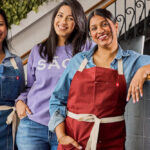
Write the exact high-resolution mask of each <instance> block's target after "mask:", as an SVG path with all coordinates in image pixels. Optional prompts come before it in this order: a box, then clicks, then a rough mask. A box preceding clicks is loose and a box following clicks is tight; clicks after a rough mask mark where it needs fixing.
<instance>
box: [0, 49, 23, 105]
mask: <svg viewBox="0 0 150 150" xmlns="http://www.w3.org/2000/svg"><path fill="white" fill-rule="evenodd" d="M11 58H14V60H15V62H16V65H17V67H18V68H16V69H15V68H14V67H13V66H12V64H11V62H10V59H11ZM24 87H25V79H24V70H23V66H22V61H21V59H20V58H19V57H18V56H16V55H14V54H12V53H10V52H9V51H8V50H7V49H6V48H5V58H4V59H3V61H2V63H1V64H0V105H7V106H13V105H14V103H15V99H16V98H17V97H18V95H19V93H20V92H21V91H22V90H23V89H24Z"/></svg>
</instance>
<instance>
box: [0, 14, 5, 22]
mask: <svg viewBox="0 0 150 150" xmlns="http://www.w3.org/2000/svg"><path fill="white" fill-rule="evenodd" d="M0 22H5V20H4V18H3V16H2V15H1V14H0Z"/></svg>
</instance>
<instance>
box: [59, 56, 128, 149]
mask: <svg viewBox="0 0 150 150" xmlns="http://www.w3.org/2000/svg"><path fill="white" fill-rule="evenodd" d="M86 60H87V59H86ZM86 64H87V61H85V60H84V61H83V62H82V64H81V66H80V69H79V70H80V71H77V72H76V74H75V75H74V78H73V80H72V82H71V87H70V91H69V97H68V103H67V110H68V111H69V112H71V113H74V114H93V115H95V116H96V117H97V118H102V119H103V118H107V117H111V118H113V117H114V118H115V117H117V116H121V115H124V111H125V105H126V81H125V77H124V75H123V67H122V66H123V65H122V60H121V61H120V63H119V61H118V71H117V70H113V69H108V68H101V67H92V68H88V69H84V68H85V66H86ZM81 68H82V69H81ZM83 69H84V70H83ZM82 70H83V71H82ZM93 125H94V122H85V121H79V120H77V119H74V118H73V117H69V116H67V117H66V120H65V127H66V134H67V135H69V136H71V137H73V138H74V139H75V140H76V141H77V142H78V143H79V144H80V145H81V146H82V147H83V150H84V149H85V147H86V144H87V142H88V139H89V137H90V133H91V130H92V128H93ZM97 134H98V139H97V141H96V143H97V144H96V146H95V147H96V148H95V149H96V150H124V149H125V148H124V147H125V146H124V143H125V121H124V120H122V121H118V122H111V123H103V122H101V123H100V127H99V132H98V133H97ZM95 136H96V135H95ZM58 150H77V149H76V148H74V147H73V146H72V145H71V144H70V145H67V146H64V145H61V144H59V145H58ZM91 150H93V149H91Z"/></svg>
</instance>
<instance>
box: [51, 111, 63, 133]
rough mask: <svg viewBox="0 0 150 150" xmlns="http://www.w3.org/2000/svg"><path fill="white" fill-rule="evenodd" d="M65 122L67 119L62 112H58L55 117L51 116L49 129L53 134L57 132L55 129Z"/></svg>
mask: <svg viewBox="0 0 150 150" xmlns="http://www.w3.org/2000/svg"><path fill="white" fill-rule="evenodd" d="M64 120H65V117H64V116H62V115H61V114H60V111H59V110H58V111H56V112H55V113H54V114H53V116H51V118H50V121H49V123H48V128H49V130H50V131H51V132H55V128H56V127H57V126H58V125H59V124H60V123H62V122H63V121H64Z"/></svg>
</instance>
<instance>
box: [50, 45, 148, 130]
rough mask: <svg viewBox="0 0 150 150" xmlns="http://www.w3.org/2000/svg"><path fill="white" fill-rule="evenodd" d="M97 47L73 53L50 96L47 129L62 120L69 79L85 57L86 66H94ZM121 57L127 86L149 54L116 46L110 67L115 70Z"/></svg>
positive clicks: (144, 63) (54, 126) (53, 127)
mask: <svg viewBox="0 0 150 150" xmlns="http://www.w3.org/2000/svg"><path fill="white" fill-rule="evenodd" d="M96 49H97V45H96V46H95V47H94V48H92V49H91V50H90V51H86V52H81V53H79V54H77V55H75V56H74V57H73V58H72V59H71V61H70V63H69V64H68V66H67V68H66V70H65V71H64V73H63V75H62V76H61V78H60V80H59V82H58V84H57V85H56V88H55V90H54V92H53V94H52V96H51V98H50V109H49V111H50V116H51V119H50V122H49V130H50V131H52V132H54V129H55V128H56V126H57V125H58V124H60V123H61V122H63V121H64V120H65V117H66V105H67V99H68V94H69V89H70V85H71V81H72V79H73V77H74V75H75V73H76V71H77V70H78V68H79V66H80V64H81V62H82V61H83V59H84V58H85V57H86V58H87V59H88V63H87V65H86V68H91V67H95V64H94V63H93V57H92V56H93V53H94V51H95V50H96ZM120 58H122V60H123V71H124V75H125V79H126V83H127V88H128V87H129V84H130V82H131V79H132V77H133V76H134V74H135V73H136V71H137V70H138V69H139V68H140V67H142V66H144V65H147V64H150V56H147V55H140V54H139V53H136V52H134V51H132V50H123V49H122V48H121V47H120V46H119V48H118V52H117V55H116V57H115V59H114V60H113V61H112V62H111V68H112V69H115V70H117V68H118V66H117V60H118V59H120Z"/></svg>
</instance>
